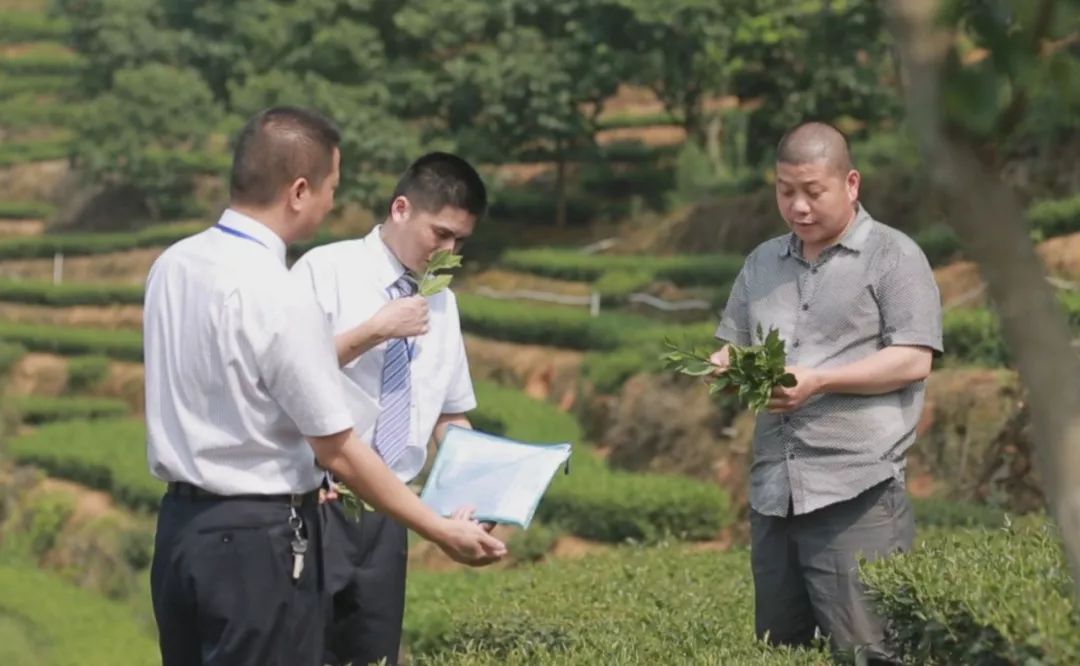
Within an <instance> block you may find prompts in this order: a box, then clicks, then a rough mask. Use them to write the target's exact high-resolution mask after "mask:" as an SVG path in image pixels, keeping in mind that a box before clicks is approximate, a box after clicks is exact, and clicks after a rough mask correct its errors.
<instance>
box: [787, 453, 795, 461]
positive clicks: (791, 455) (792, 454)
mask: <svg viewBox="0 0 1080 666" xmlns="http://www.w3.org/2000/svg"><path fill="white" fill-rule="evenodd" d="M787 459H788V460H795V454H794V453H789V454H787Z"/></svg>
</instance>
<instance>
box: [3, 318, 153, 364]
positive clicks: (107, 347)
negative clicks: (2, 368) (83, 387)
mask: <svg viewBox="0 0 1080 666" xmlns="http://www.w3.org/2000/svg"><path fill="white" fill-rule="evenodd" d="M0 340H6V341H8V342H15V343H18V344H20V345H22V346H24V347H26V348H27V349H29V350H31V351H38V352H49V353H53V354H62V355H76V354H102V355H104V356H108V357H110V358H116V359H120V360H125V361H142V352H143V347H142V333H141V332H139V331H130V330H123V329H117V330H110V329H104V328H78V327H74V326H49V325H38V324H12V323H8V322H0Z"/></svg>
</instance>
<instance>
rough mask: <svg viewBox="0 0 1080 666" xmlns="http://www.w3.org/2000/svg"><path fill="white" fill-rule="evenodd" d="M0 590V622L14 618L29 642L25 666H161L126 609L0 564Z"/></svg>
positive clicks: (27, 568) (50, 578)
mask: <svg viewBox="0 0 1080 666" xmlns="http://www.w3.org/2000/svg"><path fill="white" fill-rule="evenodd" d="M0 590H3V591H4V593H3V594H0V619H2V618H16V619H17V620H18V621H19V622H18V623H19V625H20V627H21V629H22V630H24V631H25V632H26V633H27V634H29V635H30V636H31V637H32V640H33V645H34V661H32V662H25V663H26V664H27V666H29V664H30V663H33V664H48V666H85V665H86V664H110V666H150V665H152V664H160V663H161V656H160V653H159V652H158V647H157V641H156V640H155V639H154V637H153V636H151V635H150V634H149V633H148V632H145V631H144V630H143V629H142V628H140V626H139V624H138V623H137V622H136V619H135V617H134V613H133V612H132V610H131V608H130V607H129V606H127V605H124V604H120V603H117V602H113V601H109V600H107V599H105V598H103V597H101V596H99V595H97V594H94V593H93V592H90V591H88V590H83V589H81V588H78V587H76V586H74V585H71V584H69V583H66V582H64V581H62V580H60V579H59V578H56V577H53V576H52V575H50V574H48V573H46V572H44V571H41V570H39V569H36V568H34V567H31V566H22V565H7V564H0ZM6 663H12V662H6ZM13 666H20V664H19V663H18V662H15V663H13Z"/></svg>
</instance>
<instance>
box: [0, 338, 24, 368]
mask: <svg viewBox="0 0 1080 666" xmlns="http://www.w3.org/2000/svg"><path fill="white" fill-rule="evenodd" d="M25 353H26V347H23V346H22V345H20V344H16V343H12V342H4V341H3V340H0V377H2V376H3V375H5V374H7V372H8V370H11V368H12V366H14V365H15V364H16V363H18V362H19V359H20V358H22V357H23V355H24V354H25Z"/></svg>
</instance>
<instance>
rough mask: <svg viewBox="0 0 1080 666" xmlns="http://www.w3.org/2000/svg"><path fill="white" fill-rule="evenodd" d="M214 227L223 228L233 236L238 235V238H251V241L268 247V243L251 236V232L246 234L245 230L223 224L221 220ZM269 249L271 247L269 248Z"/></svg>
mask: <svg viewBox="0 0 1080 666" xmlns="http://www.w3.org/2000/svg"><path fill="white" fill-rule="evenodd" d="M214 228H215V229H221V230H222V231H224V232H225V233H227V234H230V235H232V236H236V237H237V238H243V239H245V240H249V241H251V242H253V243H258V244H259V245H262V246H263V247H266V243H264V242H262V241H261V240H259V239H258V238H255V237H254V236H251V235H249V234H245V233H244V232H243V231H240V230H239V229H233V228H232V227H227V226H225V225H224V224H221V223H220V222H218V223H217V224H215V225H214ZM267 249H269V248H267Z"/></svg>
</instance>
